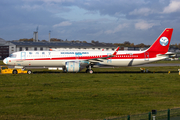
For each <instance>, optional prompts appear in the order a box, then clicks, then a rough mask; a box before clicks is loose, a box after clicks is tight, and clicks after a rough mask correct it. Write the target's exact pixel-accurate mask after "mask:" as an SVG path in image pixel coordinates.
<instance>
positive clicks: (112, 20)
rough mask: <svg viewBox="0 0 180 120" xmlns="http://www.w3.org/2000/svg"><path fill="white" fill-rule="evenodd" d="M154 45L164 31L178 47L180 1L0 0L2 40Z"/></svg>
mask: <svg viewBox="0 0 180 120" xmlns="http://www.w3.org/2000/svg"><path fill="white" fill-rule="evenodd" d="M37 26H38V38H39V40H44V39H45V40H48V39H49V31H50V30H51V37H52V38H59V39H63V40H66V39H68V40H80V41H87V42H91V40H95V41H99V42H106V43H123V42H124V41H129V42H131V43H135V44H140V43H145V44H152V43H153V42H154V41H155V39H156V38H157V37H158V36H159V35H160V34H161V33H162V32H163V30H164V29H165V28H168V27H169V28H174V32H173V36H172V42H171V43H173V44H174V43H180V0H0V38H3V39H5V40H19V39H21V38H28V39H29V38H32V37H33V32H34V31H36V28H37Z"/></svg>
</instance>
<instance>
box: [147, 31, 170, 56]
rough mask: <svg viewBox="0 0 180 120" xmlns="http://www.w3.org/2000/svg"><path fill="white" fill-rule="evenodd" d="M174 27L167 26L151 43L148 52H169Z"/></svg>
mask: <svg viewBox="0 0 180 120" xmlns="http://www.w3.org/2000/svg"><path fill="white" fill-rule="evenodd" d="M172 32H173V28H166V29H165V30H164V31H163V33H162V34H161V35H160V36H159V37H158V39H157V40H156V41H155V42H154V43H153V44H152V45H151V47H150V48H149V49H148V50H147V52H156V53H157V54H165V53H166V52H168V49H169V45H170V42H171V36H172Z"/></svg>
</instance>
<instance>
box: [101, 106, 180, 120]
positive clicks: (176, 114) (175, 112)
mask: <svg viewBox="0 0 180 120" xmlns="http://www.w3.org/2000/svg"><path fill="white" fill-rule="evenodd" d="M153 112H155V113H153V114H152V112H149V113H144V114H138V115H128V116H124V117H117V118H108V119H104V120H180V108H175V109H168V110H162V111H153Z"/></svg>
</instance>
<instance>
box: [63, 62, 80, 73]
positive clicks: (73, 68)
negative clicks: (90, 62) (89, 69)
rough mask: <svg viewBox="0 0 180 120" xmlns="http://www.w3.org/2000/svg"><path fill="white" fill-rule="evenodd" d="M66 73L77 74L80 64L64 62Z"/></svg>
mask: <svg viewBox="0 0 180 120" xmlns="http://www.w3.org/2000/svg"><path fill="white" fill-rule="evenodd" d="M65 69H66V72H79V71H80V62H74V61H72V62H66V63H65Z"/></svg>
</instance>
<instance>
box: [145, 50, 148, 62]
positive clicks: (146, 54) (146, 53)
mask: <svg viewBox="0 0 180 120" xmlns="http://www.w3.org/2000/svg"><path fill="white" fill-rule="evenodd" d="M144 60H145V61H149V52H145V53H144Z"/></svg>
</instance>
